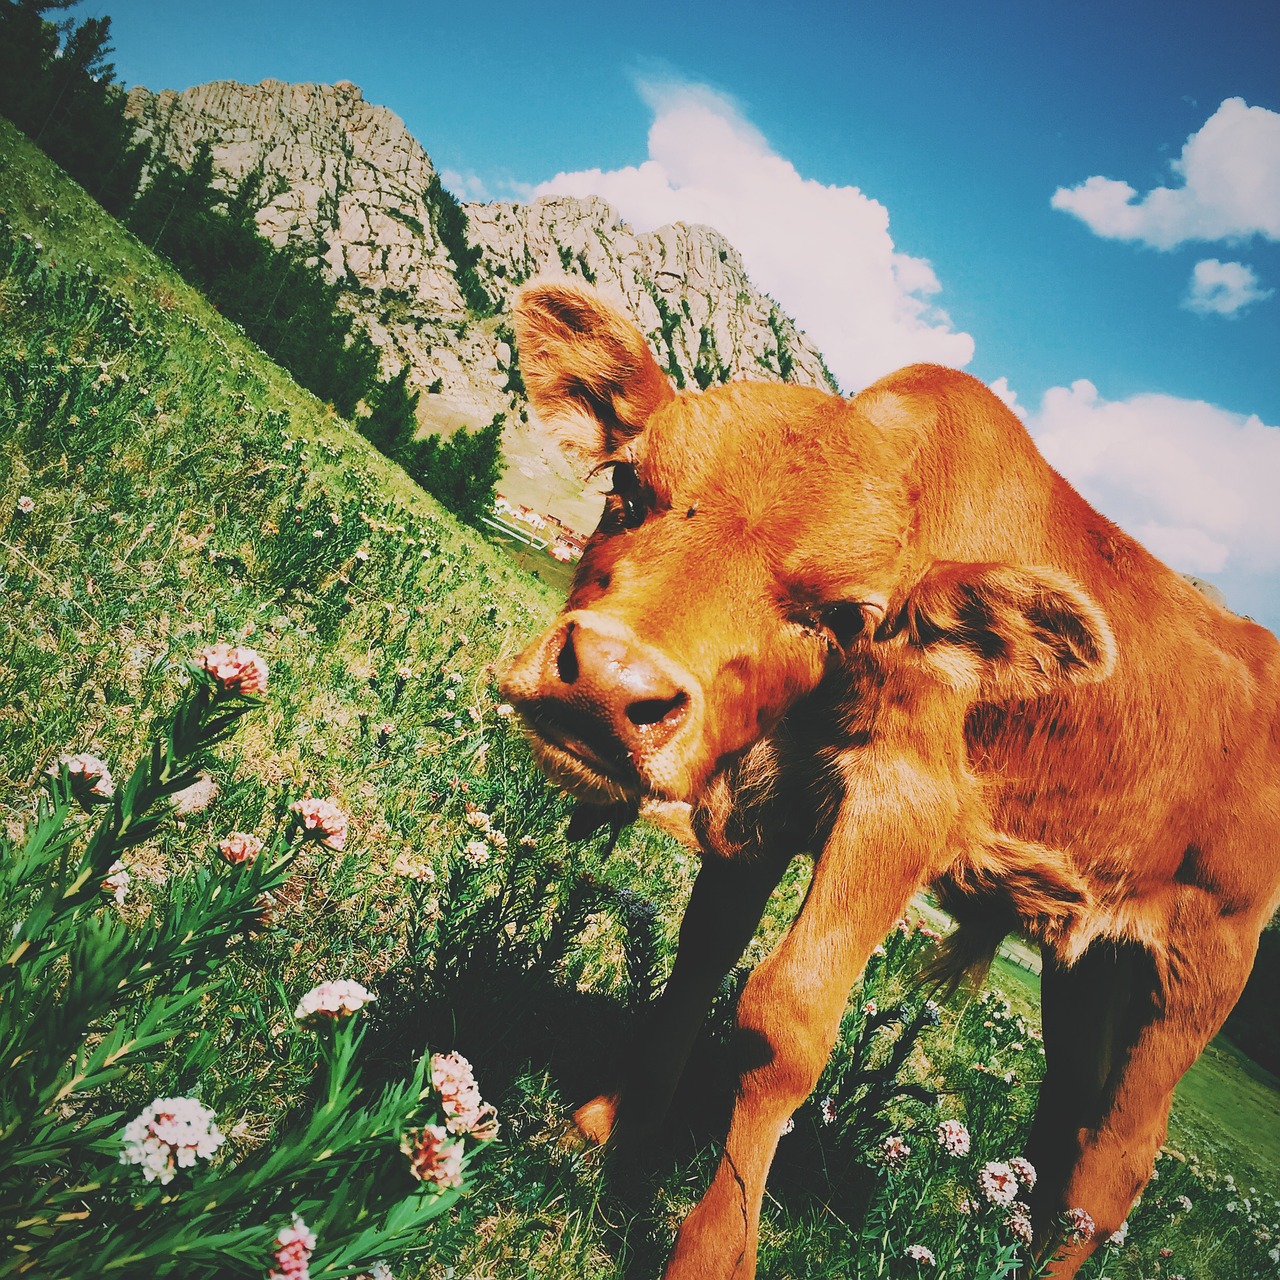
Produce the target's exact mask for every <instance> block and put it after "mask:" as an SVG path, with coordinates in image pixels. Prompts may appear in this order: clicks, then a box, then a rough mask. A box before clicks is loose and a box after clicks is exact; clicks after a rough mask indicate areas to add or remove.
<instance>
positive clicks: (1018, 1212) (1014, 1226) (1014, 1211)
mask: <svg viewBox="0 0 1280 1280" xmlns="http://www.w3.org/2000/svg"><path fill="white" fill-rule="evenodd" d="M1004 1225H1005V1226H1006V1227H1008V1228H1009V1230H1010V1231H1011V1232H1012V1233H1013V1234H1014V1235H1015V1236H1016V1237H1017V1238H1018V1239H1019V1240H1021V1241H1022V1243H1023V1244H1025V1245H1029V1244H1030V1243H1031V1239H1032V1231H1031V1206H1030V1205H1028V1204H1027V1203H1026V1202H1025V1201H1023V1200H1015V1201H1014V1202H1013V1203H1012V1204H1011V1205H1010V1206H1009V1215H1008V1217H1006V1218H1005V1220H1004Z"/></svg>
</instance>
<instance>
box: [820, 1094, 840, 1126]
mask: <svg viewBox="0 0 1280 1280" xmlns="http://www.w3.org/2000/svg"><path fill="white" fill-rule="evenodd" d="M818 1110H819V1111H820V1112H821V1113H822V1123H823V1124H834V1123H835V1119H836V1103H835V1099H834V1098H823V1100H822V1102H821V1103H820V1104H819V1106H818Z"/></svg>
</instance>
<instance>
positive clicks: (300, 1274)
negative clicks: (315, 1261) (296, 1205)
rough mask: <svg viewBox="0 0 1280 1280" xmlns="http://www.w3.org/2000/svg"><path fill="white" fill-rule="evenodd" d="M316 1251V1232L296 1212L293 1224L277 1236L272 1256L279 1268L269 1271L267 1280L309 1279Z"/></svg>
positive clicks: (284, 1228)
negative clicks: (312, 1258) (312, 1256)
mask: <svg viewBox="0 0 1280 1280" xmlns="http://www.w3.org/2000/svg"><path fill="white" fill-rule="evenodd" d="M315 1251H316V1236H315V1232H314V1231H312V1230H311V1229H310V1228H309V1227H308V1226H307V1224H306V1223H305V1222H303V1220H302V1218H301V1217H300V1216H299V1215H298V1214H296V1213H295V1214H294V1215H293V1222H292V1224H291V1225H290V1226H287V1227H283V1228H282V1229H281V1231H280V1234H279V1235H278V1236H276V1250H275V1253H273V1254H272V1255H271V1256H272V1258H273V1259H274V1261H275V1264H276V1267H278V1268H279V1270H272V1271H271V1272H269V1273H268V1276H267V1280H309V1278H310V1275H311V1267H310V1263H311V1255H312V1254H313V1253H314V1252H315Z"/></svg>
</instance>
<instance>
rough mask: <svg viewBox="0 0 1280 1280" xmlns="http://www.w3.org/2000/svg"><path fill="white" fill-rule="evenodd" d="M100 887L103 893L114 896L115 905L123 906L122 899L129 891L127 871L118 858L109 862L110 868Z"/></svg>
mask: <svg viewBox="0 0 1280 1280" xmlns="http://www.w3.org/2000/svg"><path fill="white" fill-rule="evenodd" d="M102 889H103V892H104V893H110V894H113V895H114V896H115V900H116V906H117V907H123V906H124V900H125V898H126V897H127V896H128V893H129V872H128V871H127V870H126V869H125V865H124V863H123V862H121V861H120V859H119V858H117V859H116V860H115V862H113V863H112V864H111V870H110V871H109V872H108V874H107V877H106V879H104V880H103V882H102Z"/></svg>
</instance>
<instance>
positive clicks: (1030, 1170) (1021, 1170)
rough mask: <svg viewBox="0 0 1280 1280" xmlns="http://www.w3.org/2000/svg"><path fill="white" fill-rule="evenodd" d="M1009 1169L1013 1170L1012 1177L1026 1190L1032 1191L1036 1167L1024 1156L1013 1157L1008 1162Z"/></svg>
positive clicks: (1034, 1183)
mask: <svg viewBox="0 0 1280 1280" xmlns="http://www.w3.org/2000/svg"><path fill="white" fill-rule="evenodd" d="M1009 1168H1010V1169H1012V1170H1013V1176H1014V1177H1015V1178H1017V1180H1018V1181H1019V1182H1020V1183H1021V1184H1022V1185H1023V1186H1024V1187H1025V1188H1026V1189H1027V1190H1028V1191H1031V1190H1034V1188H1035V1185H1036V1167H1035V1165H1033V1164H1032V1163H1031V1161H1030V1160H1028V1159H1027V1158H1026V1156H1014V1157H1013V1159H1012V1160H1010V1161H1009Z"/></svg>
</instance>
